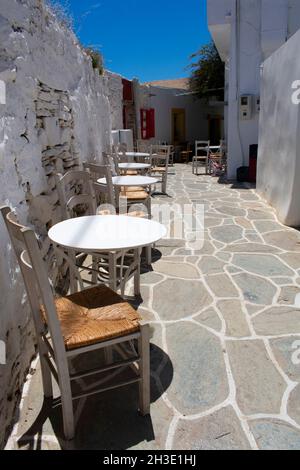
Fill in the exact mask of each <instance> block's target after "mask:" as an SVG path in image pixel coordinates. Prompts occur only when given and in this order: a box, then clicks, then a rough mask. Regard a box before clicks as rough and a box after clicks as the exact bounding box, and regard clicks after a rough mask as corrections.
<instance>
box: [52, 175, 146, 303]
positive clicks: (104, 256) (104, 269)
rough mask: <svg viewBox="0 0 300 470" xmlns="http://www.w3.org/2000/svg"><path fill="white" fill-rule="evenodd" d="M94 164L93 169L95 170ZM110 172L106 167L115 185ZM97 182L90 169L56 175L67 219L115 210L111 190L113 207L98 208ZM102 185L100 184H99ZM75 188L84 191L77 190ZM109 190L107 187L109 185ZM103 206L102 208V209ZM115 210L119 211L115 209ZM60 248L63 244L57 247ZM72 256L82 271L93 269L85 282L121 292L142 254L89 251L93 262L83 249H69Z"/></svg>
mask: <svg viewBox="0 0 300 470" xmlns="http://www.w3.org/2000/svg"><path fill="white" fill-rule="evenodd" d="M103 171H104V170H103V168H99V173H101V177H102V176H103ZM95 172H96V170H95V167H94V168H93V173H94V174H95ZM109 175H110V173H109V172H108V171H107V172H106V173H105V176H107V178H108V182H109V183H108V185H107V188H110V190H111V188H112V180H111V177H109ZM95 184H98V183H95V182H94V183H93V180H92V177H91V174H90V173H89V172H88V171H69V172H68V173H66V174H65V175H56V187H57V191H58V195H59V202H60V205H61V209H62V215H63V218H64V219H70V218H72V217H76V216H86V215H96V214H99V215H108V214H112V210H114V207H115V205H114V204H115V198H114V195H113V193H112V192H110V194H109V193H108V195H109V198H110V200H111V203H109V204H110V207H109V209H107V208H106V207H104V208H101V207H100V209H97V198H96V194H95V190H94V188H95ZM98 186H99V189H103V190H104V187H103V188H101V185H99V184H98ZM74 188H75V189H76V190H77V191H79V190H81V191H82V192H81V193H80V194H75V195H73V193H72V192H71V194H70V189H71V190H72V191H74ZM107 191H108V189H107ZM102 210H103V211H102ZM114 213H116V212H115V211H114ZM56 249H57V250H59V251H60V252H61V251H62V250H61V249H60V247H56ZM69 256H70V257H72V258H73V259H74V261H75V260H76V265H77V267H78V268H80V271H81V272H82V273H84V274H86V273H91V279H90V280H89V279H88V276H85V282H86V283H91V284H95V285H97V284H98V283H99V282H103V283H104V284H106V285H108V286H109V287H110V288H111V289H112V290H114V291H115V292H117V291H118V290H119V289H120V290H121V295H122V296H123V295H124V293H125V288H126V284H127V282H128V281H129V280H130V279H131V278H132V277H133V276H135V274H136V271H139V270H140V258H139V256H138V255H137V253H135V252H133V251H132V250H129V251H127V252H126V253H124V251H112V252H109V253H107V252H103V253H94V254H90V256H91V258H92V264H91V265H90V264H89V263H88V264H86V263H85V260H86V256H85V255H84V253H75V254H74V253H70V254H69ZM135 295H140V286H139V285H137V284H135Z"/></svg>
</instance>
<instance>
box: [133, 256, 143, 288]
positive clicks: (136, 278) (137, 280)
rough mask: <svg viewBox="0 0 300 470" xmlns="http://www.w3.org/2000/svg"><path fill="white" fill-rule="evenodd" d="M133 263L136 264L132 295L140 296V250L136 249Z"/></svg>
mask: <svg viewBox="0 0 300 470" xmlns="http://www.w3.org/2000/svg"><path fill="white" fill-rule="evenodd" d="M134 256H135V262H136V264H137V267H136V271H135V274H134V295H136V296H139V295H141V249H140V248H137V249H136V250H135V253H134Z"/></svg>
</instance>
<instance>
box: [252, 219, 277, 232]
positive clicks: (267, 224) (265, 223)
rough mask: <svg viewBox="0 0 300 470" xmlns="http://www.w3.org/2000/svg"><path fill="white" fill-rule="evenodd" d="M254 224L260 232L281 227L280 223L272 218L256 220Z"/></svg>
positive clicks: (272, 230)
mask: <svg viewBox="0 0 300 470" xmlns="http://www.w3.org/2000/svg"><path fill="white" fill-rule="evenodd" d="M254 225H255V227H256V229H257V230H258V231H259V232H260V233H266V232H275V231H278V230H282V228H283V226H282V225H280V224H279V223H278V222H275V221H274V220H256V221H255V222H254Z"/></svg>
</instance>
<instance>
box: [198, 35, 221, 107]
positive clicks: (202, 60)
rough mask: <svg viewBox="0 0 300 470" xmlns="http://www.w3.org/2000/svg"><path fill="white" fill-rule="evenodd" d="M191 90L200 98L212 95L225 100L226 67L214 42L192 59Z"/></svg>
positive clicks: (204, 47) (200, 50)
mask: <svg viewBox="0 0 300 470" xmlns="http://www.w3.org/2000/svg"><path fill="white" fill-rule="evenodd" d="M190 59H191V60H193V62H192V63H191V64H190V66H189V68H190V69H191V75H190V78H189V88H190V91H191V92H193V93H194V94H195V95H196V96H198V97H199V98H205V97H207V98H208V97H209V96H212V95H215V96H217V97H218V98H219V99H221V100H223V99H224V80H225V67H224V63H223V62H222V60H221V58H220V56H219V53H218V51H217V48H216V46H215V45H214V43H213V42H211V43H209V44H206V45H205V46H203V47H202V48H201V49H199V51H197V52H196V53H195V54H192V55H191V57H190Z"/></svg>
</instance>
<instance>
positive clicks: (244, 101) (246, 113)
mask: <svg viewBox="0 0 300 470" xmlns="http://www.w3.org/2000/svg"><path fill="white" fill-rule="evenodd" d="M252 103H253V96H252V95H241V96H240V118H241V120H243V121H245V120H247V119H251V118H252V107H253V104H252Z"/></svg>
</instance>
